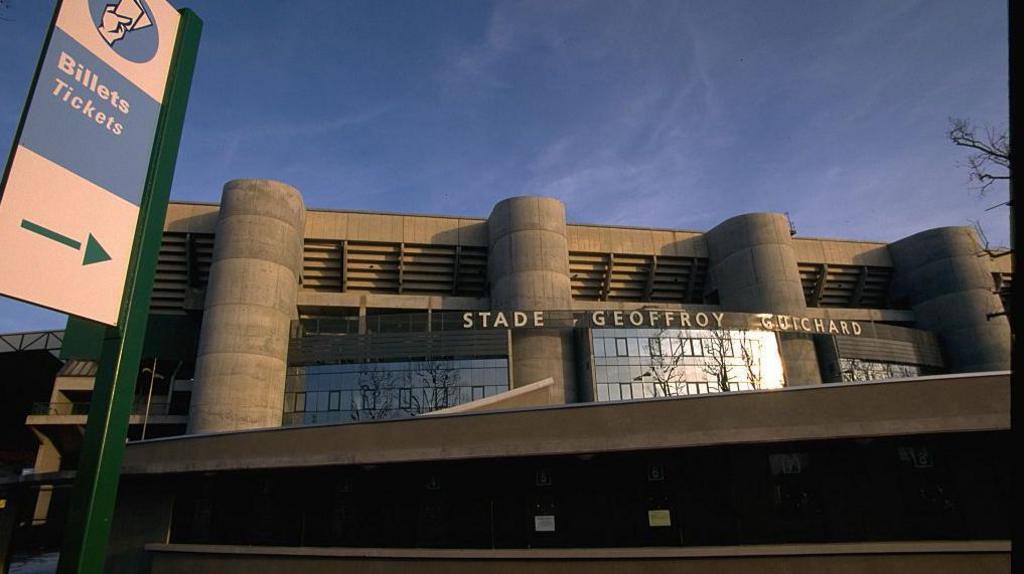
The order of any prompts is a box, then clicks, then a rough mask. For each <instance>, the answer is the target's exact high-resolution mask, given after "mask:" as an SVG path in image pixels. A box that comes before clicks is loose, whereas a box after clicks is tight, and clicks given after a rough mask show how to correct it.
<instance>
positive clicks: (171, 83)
mask: <svg viewBox="0 0 1024 574" xmlns="http://www.w3.org/2000/svg"><path fill="white" fill-rule="evenodd" d="M179 13H180V14H181V20H180V24H179V27H178V40H177V43H176V45H175V49H174V57H173V59H172V60H171V70H170V76H169V78H168V81H167V88H166V91H165V93H164V104H163V107H162V108H161V110H160V120H159V123H158V124H157V131H156V138H155V140H154V144H153V155H152V158H151V159H150V163H149V173H148V175H147V177H146V189H145V191H144V193H143V196H142V204H141V206H140V210H139V223H138V227H137V229H136V231H135V244H134V246H133V247H132V258H131V261H130V262H129V266H128V278H127V281H126V282H125V288H124V300H123V301H122V304H121V313H120V319H119V322H118V326H117V327H116V328H108V329H106V331H105V336H104V341H103V351H102V354H101V356H100V363H99V367H98V371H97V373H96V386H95V388H94V389H93V393H92V397H93V398H92V404H91V405H90V407H89V419H88V423H87V424H86V428H85V439H84V442H83V444H82V452H81V455H80V457H79V461H78V474H77V477H76V479H75V486H74V491H73V494H72V499H71V512H70V514H69V517H68V523H67V528H66V529H65V532H64V539H63V541H62V546H61V553H60V563H59V565H58V568H57V571H58V572H60V573H61V574H72V573H74V574H84V573H99V572H102V571H103V562H104V560H105V559H106V553H107V541H108V539H109V537H110V526H111V520H112V518H113V514H114V503H115V501H116V500H117V484H118V479H119V478H120V473H121V460H122V458H123V457H124V445H125V441H126V439H127V436H128V422H129V417H130V416H131V410H132V402H133V399H134V395H135V379H136V377H137V376H138V374H139V361H140V360H141V358H142V344H143V340H144V339H145V336H146V323H147V321H148V319H149V301H150V296H151V295H152V292H153V278H154V276H155V274H156V260H157V254H158V253H159V252H160V241H161V238H162V237H163V226H164V219H165V218H166V216H167V201H168V198H169V196H170V193H171V180H172V179H173V177H174V164H175V162H176V161H177V157H178V144H179V143H180V142H181V131H182V126H183V124H184V122H185V108H186V105H187V104H188V94H189V91H190V89H191V87H192V71H193V69H194V68H195V63H196V55H197V53H198V51H199V36H200V34H201V32H202V28H203V23H202V20H200V19H199V17H198V16H196V14H195V13H194V12H192V11H191V10H187V9H186V10H180V11H179Z"/></svg>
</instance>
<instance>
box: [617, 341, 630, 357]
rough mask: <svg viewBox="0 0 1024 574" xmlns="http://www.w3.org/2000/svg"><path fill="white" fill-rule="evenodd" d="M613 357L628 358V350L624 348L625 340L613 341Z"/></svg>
mask: <svg viewBox="0 0 1024 574" xmlns="http://www.w3.org/2000/svg"><path fill="white" fill-rule="evenodd" d="M615 355H616V356H619V357H628V356H629V350H628V347H627V346H626V340H625V339H615Z"/></svg>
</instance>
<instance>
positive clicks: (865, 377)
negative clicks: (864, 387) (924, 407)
mask: <svg viewBox="0 0 1024 574" xmlns="http://www.w3.org/2000/svg"><path fill="white" fill-rule="evenodd" d="M839 367H840V369H841V370H842V372H843V381H844V382H849V381H875V380H880V379H903V378H909V377H920V376H921V375H923V374H924V373H923V372H922V369H921V367H919V366H917V365H904V364H901V363H886V362H883V361H867V360H864V359H842V358H841V359H839Z"/></svg>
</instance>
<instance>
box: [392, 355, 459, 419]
mask: <svg viewBox="0 0 1024 574" xmlns="http://www.w3.org/2000/svg"><path fill="white" fill-rule="evenodd" d="M416 375H417V376H418V377H419V378H420V380H421V381H422V382H423V383H424V384H423V386H422V387H419V388H418V390H419V393H418V394H417V393H413V392H412V390H411V389H410V390H409V393H410V396H409V402H408V404H403V405H402V409H403V410H405V411H406V412H407V413H409V414H412V415H419V414H423V413H429V412H431V411H436V410H438V409H445V408H448V407H450V406H453V405H455V404H458V402H459V382H460V381H461V379H462V373H461V372H460V371H459V370H458V369H456V368H454V367H453V366H452V364H451V362H450V361H445V360H429V361H425V362H424V363H423V366H422V367H421V368H419V369H418V370H417V371H416Z"/></svg>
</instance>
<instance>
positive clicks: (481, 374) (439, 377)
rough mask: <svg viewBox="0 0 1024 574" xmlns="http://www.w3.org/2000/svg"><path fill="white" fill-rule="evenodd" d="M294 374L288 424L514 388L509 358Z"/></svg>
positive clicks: (372, 415)
mask: <svg viewBox="0 0 1024 574" xmlns="http://www.w3.org/2000/svg"><path fill="white" fill-rule="evenodd" d="M601 344H602V345H603V341H602V342H601ZM288 372H289V374H288V376H287V378H286V382H285V396H284V404H283V405H282V410H283V411H284V415H285V416H284V424H285V425H303V424H314V423H331V422H348V421H357V420H375V419H388V418H398V417H405V416H413V415H417V414H421V413H426V412H430V411H434V410H437V409H443V408H447V407H451V406H455V405H457V404H461V403H465V402H468V401H471V400H477V399H482V398H485V397H490V396H494V395H497V394H499V393H502V392H505V391H507V390H508V389H509V382H508V359H507V358H499V359H454V360H449V359H443V360H435V361H395V362H389V363H362V364H337V365H315V366H308V367H291V368H289V371H288Z"/></svg>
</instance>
